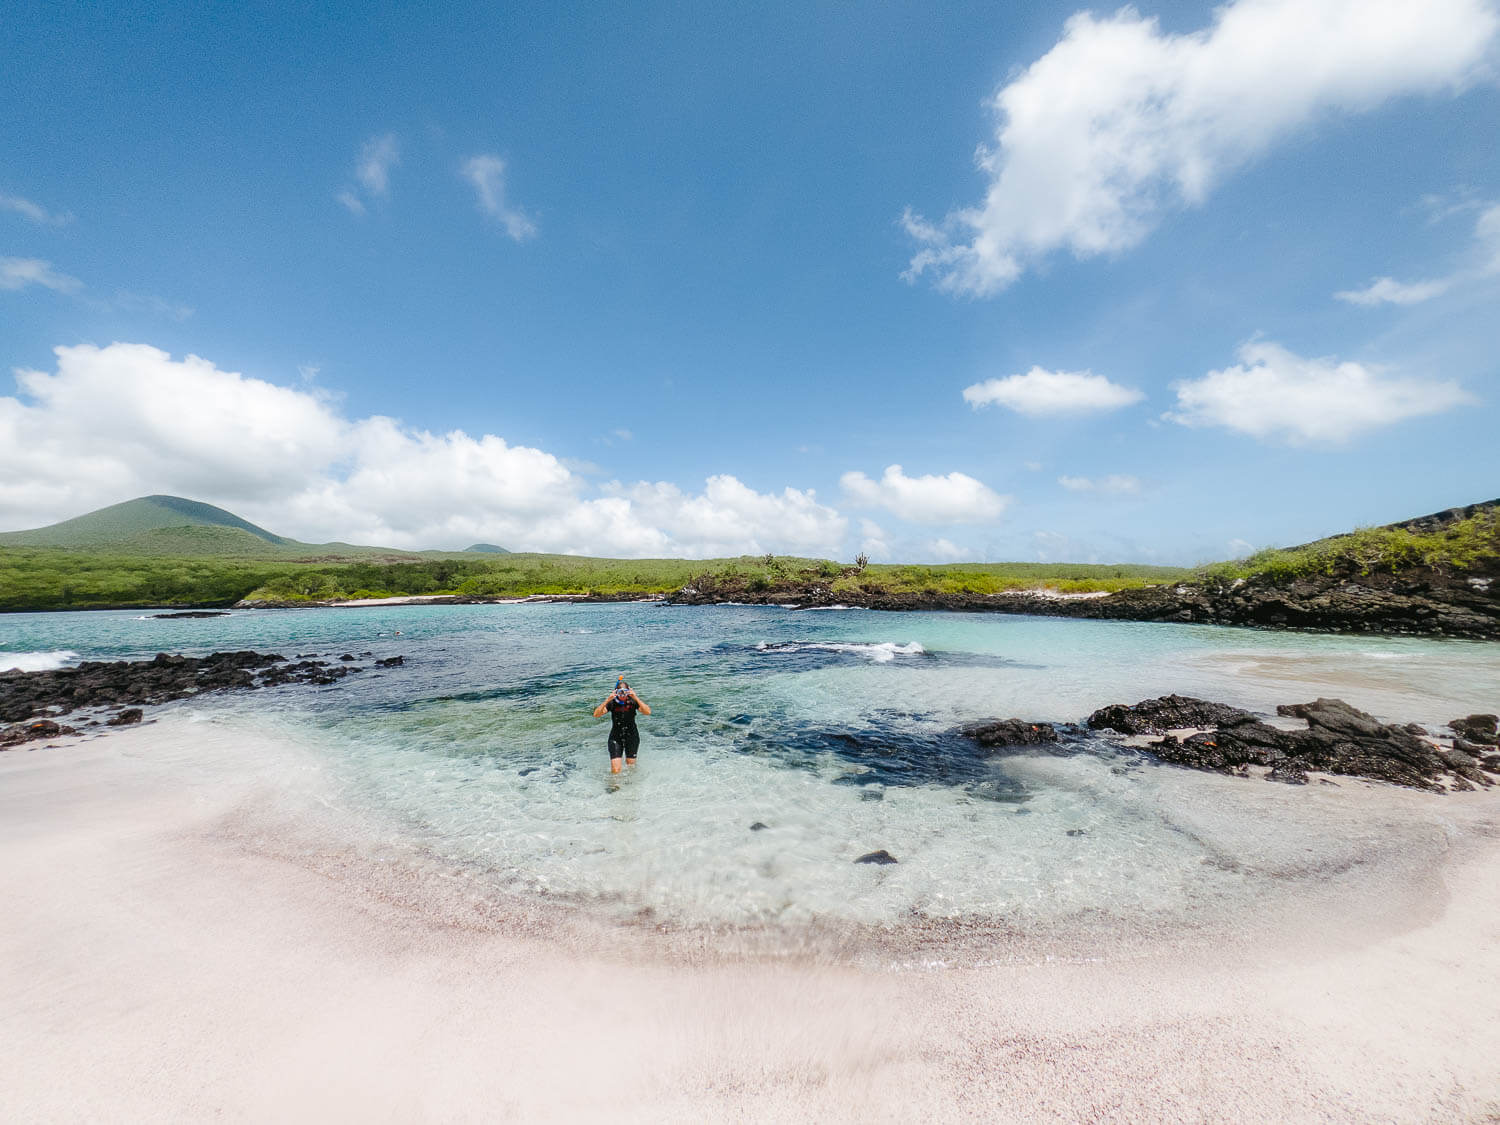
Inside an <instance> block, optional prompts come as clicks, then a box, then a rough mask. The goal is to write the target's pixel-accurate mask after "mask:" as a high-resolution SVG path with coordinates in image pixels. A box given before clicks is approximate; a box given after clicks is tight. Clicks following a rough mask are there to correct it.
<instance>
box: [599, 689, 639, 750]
mask: <svg viewBox="0 0 1500 1125" xmlns="http://www.w3.org/2000/svg"><path fill="white" fill-rule="evenodd" d="M605 707H606V708H607V709H608V711H609V719H610V727H609V756H610V757H611V758H618V757H619V756H620V755H621V754H623V755H625V758H626V759H627V760H628V761H635V752H636V751H637V750H639V749H640V746H641V732H640V731H638V730H636V729H635V713H636V712H637V711H638V710H640V708H638V707H637V706H636V705H635V700H633V699H632V700H631V701H630V702H628V703H621V702H620V701H619V700H618V699H611V700H610V701H609V702H608V703H607V704H605Z"/></svg>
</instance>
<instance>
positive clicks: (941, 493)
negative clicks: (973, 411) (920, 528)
mask: <svg viewBox="0 0 1500 1125" xmlns="http://www.w3.org/2000/svg"><path fill="white" fill-rule="evenodd" d="M839 483H840V484H841V485H842V486H843V488H844V491H845V492H846V493H847V494H848V496H849V498H850V499H851V500H852V501H853V502H854V503H855V504H858V505H860V506H861V507H866V508H884V509H886V510H887V511H889V512H891V513H892V514H894V515H896V516H899V517H900V518H901V519H905V520H910V521H911V522H912V523H922V524H947V523H983V522H987V521H989V520H995V519H999V518H1000V514H1001V513H1002V512H1004V511H1005V508H1006V505H1007V504H1009V503H1010V497H1008V496H1001V495H999V494H998V493H996V492H995V491H993V490H992V489H990V488H989V487H988V486H987V485H985V484H982V483H981V482H979V481H977V480H975V479H974V478H973V477H971V476H967V475H966V474H964V473H949V474H948V475H947V476H925V477H909V476H907V475H906V474H905V473H904V472H902V470H901V466H900V465H891V466H888V467H887V468H886V470H885V474H884V475H883V476H882V477H881V478H880V480H878V481H874V480H871V479H870V478H869V477H867V476H865V474H864V473H859V472H849V473H845V474H844V475H843V476H842V477H840V478H839Z"/></svg>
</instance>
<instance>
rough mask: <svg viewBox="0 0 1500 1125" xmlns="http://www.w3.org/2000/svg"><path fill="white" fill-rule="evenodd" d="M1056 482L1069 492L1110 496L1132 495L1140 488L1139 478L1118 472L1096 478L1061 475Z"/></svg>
mask: <svg viewBox="0 0 1500 1125" xmlns="http://www.w3.org/2000/svg"><path fill="white" fill-rule="evenodd" d="M1057 483H1058V484H1060V485H1062V486H1063V487H1064V488H1066V489H1067V490H1068V491H1069V492H1101V493H1106V494H1108V495H1111V496H1125V495H1132V494H1134V493H1137V492H1139V491H1140V490H1141V482H1140V480H1139V478H1137V477H1132V476H1125V475H1123V474H1120V473H1112V474H1110V475H1109V476H1107V477H1100V478H1099V479H1098V480H1094V479H1093V478H1092V477H1068V476H1062V477H1058V478H1057Z"/></svg>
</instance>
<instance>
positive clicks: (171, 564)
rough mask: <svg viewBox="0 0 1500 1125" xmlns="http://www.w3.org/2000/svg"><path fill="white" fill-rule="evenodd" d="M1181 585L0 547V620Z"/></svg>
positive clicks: (575, 561)
mask: <svg viewBox="0 0 1500 1125" xmlns="http://www.w3.org/2000/svg"><path fill="white" fill-rule="evenodd" d="M1186 574H1187V572H1186V571H1183V570H1174V569H1170V568H1166V567H1140V566H1082V565H1075V564H1066V563H1060V564H1051V563H993V564H977V563H976V564H964V563H959V564H954V565H949V566H878V565H877V566H869V567H866V568H864V569H860V568H858V567H852V566H841V565H840V564H838V563H835V562H831V561H828V560H824V559H804V558H791V557H786V556H759V557H750V556H745V557H742V558H736V559H712V560H708V561H704V560H691V559H596V558H582V557H578V556H574V555H538V554H507V555H478V556H476V555H474V554H468V553H452V554H443V555H425V556H417V555H408V556H400V557H396V558H347V557H346V558H340V557H337V556H333V557H326V558H314V559H287V558H283V557H279V556H278V555H277V554H276V553H275V552H272V553H270V555H269V557H259V558H256V557H251V556H248V555H247V556H233V555H220V556H217V557H205V556H203V555H182V556H174V555H168V554H137V553H127V552H113V551H112V552H102V551H90V550H65V549H58V548H41V547H0V609H3V610H20V609H99V608H105V607H109V606H156V605H163V606H170V605H233V604H234V603H235V602H237V601H240V600H242V599H249V600H252V601H276V602H307V603H314V602H320V601H329V600H341V599H349V598H381V597H395V596H400V595H421V594H458V595H467V596H471V597H524V596H526V595H529V594H586V595H587V594H591V595H595V596H602V597H629V596H632V595H636V596H647V595H651V594H666V593H671V592H674V591H676V590H678V589H680V588H682V587H683V586H689V585H694V584H698V585H700V587H706V588H709V589H713V588H721V589H723V591H724V592H725V594H726V595H733V594H734V593H736V592H738V593H746V592H748V593H751V594H764V593H769V592H772V591H775V590H778V589H780V590H788V591H793V590H796V589H798V588H799V587H800V588H806V587H808V586H813V585H820V586H823V587H824V588H827V589H830V590H831V591H832V592H833V593H834V594H835V595H838V594H841V593H842V594H845V595H855V594H858V593H861V592H863V593H881V592H885V593H915V592H923V591H926V592H934V593H981V594H985V593H994V592H997V591H1000V590H1013V589H1025V588H1035V587H1041V586H1049V587H1052V588H1054V589H1060V590H1118V589H1123V588H1125V587H1128V586H1140V585H1145V584H1147V583H1149V582H1167V581H1174V580H1177V579H1180V578H1182V577H1184V576H1185V575H1186Z"/></svg>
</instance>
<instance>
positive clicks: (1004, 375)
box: [0, 0, 1500, 562]
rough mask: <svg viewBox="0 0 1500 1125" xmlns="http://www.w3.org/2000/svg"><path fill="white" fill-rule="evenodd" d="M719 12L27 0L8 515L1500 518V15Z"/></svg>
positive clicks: (1245, 535) (575, 522) (1095, 540)
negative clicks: (1453, 511) (108, 507)
mask: <svg viewBox="0 0 1500 1125" xmlns="http://www.w3.org/2000/svg"><path fill="white" fill-rule="evenodd" d="M703 8H704V6H701V5H637V6H622V5H598V6H595V7H592V8H586V9H580V10H575V11H571V12H563V11H560V10H559V6H556V5H537V6H534V7H531V6H526V5H520V4H510V5H504V6H473V7H465V6H462V5H449V6H445V7H444V8H443V11H442V14H441V15H435V14H433V12H432V11H428V10H422V9H420V8H418V7H417V6H390V7H386V8H380V7H375V6H369V5H358V6H350V7H349V8H348V9H347V10H340V9H338V8H336V7H334V6H332V5H328V6H324V7H323V8H321V9H320V12H319V14H318V15H317V16H316V17H310V16H308V15H307V14H306V13H305V12H301V11H298V10H296V9H295V8H293V7H292V6H273V5H244V6H239V7H235V8H232V9H231V8H228V7H222V6H221V7H217V8H212V9H210V8H206V7H203V6H196V5H194V6H175V5H169V4H153V5H150V6H137V5H128V4H121V5H114V6H108V7H106V6H97V7H92V8H87V9H84V8H71V7H64V6H59V5H41V4H37V5H29V4H11V5H7V6H6V10H5V13H4V14H3V15H0V33H3V34H0V364H3V366H4V368H5V369H6V370H7V371H8V372H13V373H14V379H13V380H12V379H11V378H10V376H8V375H7V376H0V528H16V527H27V526H36V525H38V524H42V523H46V522H51V521H52V520H55V519H61V518H66V517H68V516H72V515H76V514H79V513H80V512H82V511H85V510H88V509H90V508H93V507H97V506H100V505H102V504H106V503H112V502H115V501H118V500H123V499H128V498H129V497H131V496H135V495H141V494H145V493H150V492H172V493H178V494H183V495H189V496H193V497H195V498H199V499H204V500H209V501H211V502H214V503H219V504H223V505H224V506H226V507H229V508H231V509H232V510H234V511H236V512H238V513H240V514H242V515H245V516H247V517H248V518H251V519H254V520H256V521H257V522H260V523H263V524H265V525H267V526H269V527H272V528H273V529H274V530H277V531H281V532H283V533H286V534H291V535H296V536H298V537H302V538H314V539H319V540H322V539H332V538H340V539H346V540H354V541H361V542H380V543H386V544H391V545H396V546H408V547H428V546H430V547H461V546H464V545H466V544H467V543H470V542H473V541H476V540H487V541H491V542H500V543H504V544H507V545H510V546H515V547H524V548H533V549H557V550H570V551H585V552H590V553H602V554H688V555H701V554H717V553H740V552H741V551H745V552H752V551H753V552H757V553H758V552H760V551H764V550H776V551H795V552H798V553H811V554H832V555H837V556H840V557H845V558H847V557H851V556H852V555H853V554H854V553H855V552H856V551H858V550H860V549H865V550H868V551H869V553H870V554H871V555H872V556H873V557H876V558H889V559H902V560H923V561H945V560H948V559H959V558H976V559H991V560H997V559H1035V558H1047V559H1059V558H1068V559H1077V560H1081V561H1117V560H1139V561H1163V562H1194V561H1201V560H1204V559H1208V558H1218V557H1225V556H1228V555H1232V554H1236V553H1241V552H1242V551H1244V550H1246V549H1248V548H1249V547H1251V546H1255V547H1259V546H1264V545H1270V544H1279V543H1289V542H1296V541H1300V540H1303V539H1306V538H1311V537H1315V536H1317V535H1320V534H1325V533H1328V532H1332V531H1336V530H1340V529H1343V528H1346V527H1348V526H1350V525H1354V524H1366V523H1376V522H1384V521H1388V520H1393V519H1398V518H1401V517H1404V516H1409V515H1416V514H1420V513H1424V512H1427V511H1430V510H1435V509H1438V508H1443V507H1447V506H1450V505H1454V504H1462V503H1469V502H1473V501H1476V500H1483V499H1490V498H1492V497H1494V496H1495V495H1497V494H1500V451H1497V450H1500V443H1497V442H1496V441H1495V440H1494V433H1495V430H1496V424H1497V421H1500V407H1497V405H1496V404H1497V401H1500V375H1497V360H1496V356H1497V355H1500V346H1497V345H1500V316H1496V315H1495V309H1496V299H1497V297H1500V145H1497V144H1496V137H1497V126H1500V84H1497V68H1496V65H1495V64H1496V60H1497V42H1500V31H1497V28H1500V20H1497V13H1496V7H1495V4H1494V3H1493V2H1491V0H1432V3H1430V4H1427V5H1421V6H1417V5H1411V4H1409V3H1400V2H1395V0H1365V2H1363V3H1354V2H1352V0H1318V2H1313V0H1300V2H1297V3H1292V2H1290V0H1237V2H1236V3H1232V4H1229V5H1227V6H1225V7H1224V8H1223V9H1222V10H1216V9H1215V8H1213V7H1212V6H1210V5H1207V4H1183V3H1173V4H1143V5H1140V6H1139V7H1138V9H1125V10H1120V11H1116V10H1115V9H1113V8H1107V7H1106V8H1099V9H1093V10H1092V14H1080V13H1084V11H1085V10H1084V9H1081V8H1080V7H1079V6H1078V5H1076V4H1061V5H1054V4H1044V3H1033V4H1026V5H1013V4H986V5H959V4H953V5H942V4H929V5H921V6H912V5H904V4H903V5H898V4H865V5H846V4H841V5H834V4H805V3H798V4H791V5H785V6H773V5H766V6H763V7H762V8H761V9H758V10H755V11H733V10H730V9H728V8H727V7H726V8H724V9H721V10H715V11H705V10H701V9H703ZM189 357H197V358H196V359H192V360H190V359H189ZM966 390H967V391H968V394H967V395H966Z"/></svg>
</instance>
